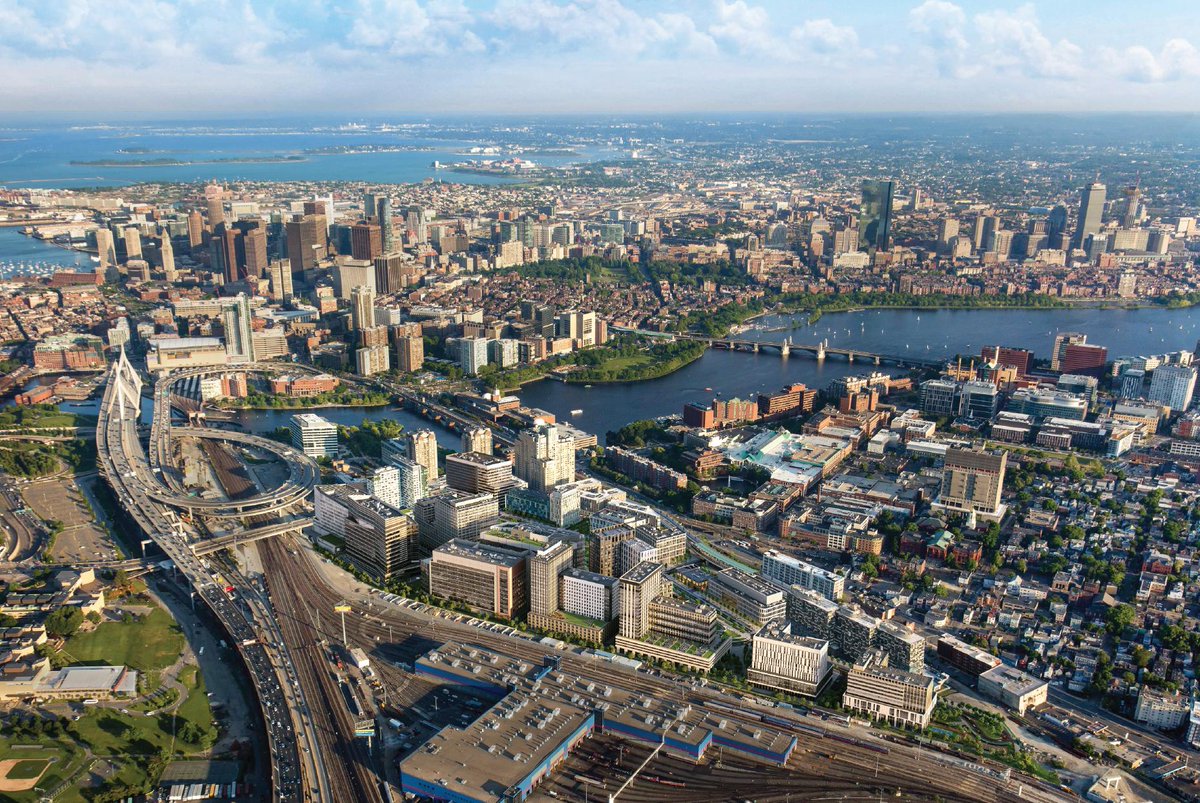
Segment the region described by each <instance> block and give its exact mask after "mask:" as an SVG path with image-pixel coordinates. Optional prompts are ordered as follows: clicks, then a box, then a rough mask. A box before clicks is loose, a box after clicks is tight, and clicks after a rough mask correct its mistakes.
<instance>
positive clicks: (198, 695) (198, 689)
mask: <svg viewBox="0 0 1200 803" xmlns="http://www.w3.org/2000/svg"><path fill="white" fill-rule="evenodd" d="M179 682H180V683H182V684H183V685H184V686H187V689H188V698H187V699H186V700H184V701H183V704H182V705H180V706H179V710H178V711H176V712H175V713H176V714H177V715H178V716H179V720H180V724H182V723H183V722H194V723H195V724H196V725H198V726H199V727H200V728H201V729H202V730H204V731H206V732H211V731H212V730H213V716H212V708H211V707H210V706H209V703H208V693H207V689H206V688H205V686H204V676H203V675H201V674H200V670H199V668H198V667H195V666H189V667H185V668H184V670H183V671H182V672H180V673H179Z"/></svg>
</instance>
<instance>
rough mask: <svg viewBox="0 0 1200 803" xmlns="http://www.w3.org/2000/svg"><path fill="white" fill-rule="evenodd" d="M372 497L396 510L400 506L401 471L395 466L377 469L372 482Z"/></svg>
mask: <svg viewBox="0 0 1200 803" xmlns="http://www.w3.org/2000/svg"><path fill="white" fill-rule="evenodd" d="M370 487H371V496H373V497H375V498H376V499H378V500H379V501H381V502H385V503H387V504H389V505H391V506H392V507H394V508H399V507H402V505H401V504H400V495H401V492H400V470H399V469H398V468H396V467H395V466H383V467H382V468H377V469H375V472H374V473H373V474H372V475H371V480H370Z"/></svg>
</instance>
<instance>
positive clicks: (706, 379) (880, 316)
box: [520, 308, 1200, 437]
mask: <svg viewBox="0 0 1200 803" xmlns="http://www.w3.org/2000/svg"><path fill="white" fill-rule="evenodd" d="M756 325H757V326H760V327H763V328H764V329H769V330H771V331H764V330H763V329H756V330H750V331H747V332H745V333H744V334H742V335H740V336H739V337H741V338H744V339H748V340H760V341H762V342H771V343H778V342H780V341H782V340H785V339H787V338H791V340H792V342H794V343H805V344H813V343H817V342H818V341H820V340H826V339H827V340H828V341H829V345H831V346H837V347H839V348H858V349H862V350H863V351H869V352H872V353H878V354H892V355H909V356H913V357H917V356H920V357H927V358H935V359H936V358H943V357H945V358H949V357H952V356H953V355H955V354H962V355H964V356H966V355H971V354H974V355H978V354H979V352H980V349H981V347H983V346H985V345H1003V346H1013V347H1018V348H1027V349H1030V350H1032V351H1033V352H1034V355H1035V357H1038V358H1043V359H1046V358H1049V356H1050V352H1051V350H1052V348H1053V344H1054V336H1055V334H1057V333H1058V332H1064V331H1069V332H1083V333H1085V334H1087V336H1088V342H1089V343H1096V344H1099V345H1102V346H1107V347H1108V354H1109V358H1110V359H1112V358H1113V357H1119V356H1122V355H1137V354H1160V353H1164V352H1168V351H1178V350H1180V349H1187V350H1192V349H1194V348H1195V347H1196V340H1197V338H1198V337H1200V308H1188V309H1173V310H1169V309H1160V308H1148V309H1135V310H1118V309H1053V310H999V309H998V310H866V311H863V312H845V313H830V314H827V315H825V316H823V317H822V318H821V319H820V320H819V321H818V322H817V323H816V324H815V325H813V326H811V327H810V326H808V324H807V316H803V315H801V316H766V317H764V318H762V319H759V321H758V322H757V324H756ZM780 330H781V331H780ZM875 370H881V371H885V372H889V373H894V372H896V371H897V370H899V369H896V368H894V367H889V366H887V365H884V366H883V367H881V368H876V367H875V366H874V365H871V364H868V363H855V364H853V365H849V364H847V363H846V362H845V361H844V359H841V358H837V357H832V356H831V357H829V358H828V359H827V360H826V361H825V362H824V363H823V364H822V363H818V362H817V361H816V360H815V359H814V358H813V357H812V355H810V354H808V353H806V352H799V353H795V354H793V355H792V356H790V357H788V358H787V359H784V358H782V357H780V356H779V353H778V352H777V351H775V350H770V351H762V352H759V353H758V354H753V353H750V352H730V351H714V350H710V351H708V352H707V353H705V355H704V356H703V357H701V358H700V359H699V360H696V361H695V362H694V363H692V364H691V365H689V366H687V367H686V368H683V369H682V370H680V371H677V372H675V373H674V374H671V375H670V376H666V377H663V378H662V379H656V380H651V381H648V382H638V383H631V384H617V385H593V386H592V387H590V388H585V387H583V386H580V385H565V384H563V383H561V382H549V381H543V382H539V383H537V384H534V385H527V386H526V387H525V388H523V389H522V390H521V392H520V396H521V400H522V401H524V402H525V403H526V404H529V405H532V406H534V407H540V408H542V409H544V410H548V411H550V412H552V413H554V414H555V416H557V417H560V418H564V419H568V420H570V421H571V422H572V423H573V424H575V425H576V426H579V427H581V428H582V429H585V430H587V431H589V432H595V433H596V434H598V435H600V436H602V437H603V435H604V434H605V433H606V432H608V431H610V430H615V429H619V428H620V427H621V426H624V425H625V424H627V423H629V422H630V421H635V420H638V419H642V418H655V417H658V416H661V415H667V414H670V413H678V412H680V411H681V409H682V408H683V405H684V404H686V403H687V402H690V401H699V402H708V401H710V400H711V399H712V398H714V396H715V395H716V394H717V393H720V394H721V397H722V398H731V397H734V396H740V397H743V398H745V397H749V396H751V395H753V394H755V393H758V392H760V391H773V390H777V389H779V388H781V387H783V385H785V384H787V383H790V382H803V383H805V384H806V385H808V386H809V387H815V388H824V387H825V386H826V385H828V384H829V383H830V381H832V380H834V379H837V378H839V377H842V376H846V375H851V374H859V373H864V372H869V371H875ZM710 388H711V390H709V389H710ZM572 410H582V412H581V413H580V414H579V415H577V416H572V415H571V414H570V413H571V411H572Z"/></svg>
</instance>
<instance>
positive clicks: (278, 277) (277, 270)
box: [267, 259, 293, 301]
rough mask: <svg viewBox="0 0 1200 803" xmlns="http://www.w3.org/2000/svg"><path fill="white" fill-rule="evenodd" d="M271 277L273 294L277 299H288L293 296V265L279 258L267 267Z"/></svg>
mask: <svg viewBox="0 0 1200 803" xmlns="http://www.w3.org/2000/svg"><path fill="white" fill-rule="evenodd" d="M267 274H268V276H269V277H270V279H271V296H272V298H274V299H275V300H276V301H287V300H288V299H290V298H291V297H292V294H293V293H292V266H291V265H289V264H288V263H286V262H284V261H283V260H281V259H277V260H275V261H274V262H272V263H271V265H270V267H268V268H267Z"/></svg>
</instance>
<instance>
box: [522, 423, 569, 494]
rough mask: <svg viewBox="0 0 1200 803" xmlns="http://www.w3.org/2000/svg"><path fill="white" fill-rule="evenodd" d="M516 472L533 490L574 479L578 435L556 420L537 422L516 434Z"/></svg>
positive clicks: (546, 491)
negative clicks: (552, 421) (573, 434)
mask: <svg viewBox="0 0 1200 803" xmlns="http://www.w3.org/2000/svg"><path fill="white" fill-rule="evenodd" d="M514 456H515V458H516V460H515V462H516V466H515V469H514V470H515V473H516V475H517V476H518V477H520V478H521V479H523V480H525V482H527V483H529V487H530V489H531V490H534V491H541V492H542V493H548V492H549V491H550V489H551V488H553V487H554V486H556V485H561V484H562V483H564V482H571V481H572V480H574V479H575V439H574V438H573V437H572V436H571V435H570V433H568V432H566V431H565V430H560V429H559V428H558V427H556V426H554V425H553V424H544V423H541V422H536V423H535V424H534V428H533V429H531V430H526V431H524V432H522V433H521V435H520V437H518V438H517V445H516V447H515V448H514Z"/></svg>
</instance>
